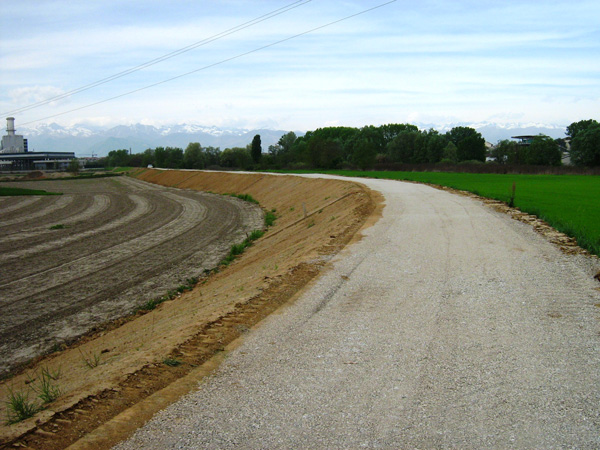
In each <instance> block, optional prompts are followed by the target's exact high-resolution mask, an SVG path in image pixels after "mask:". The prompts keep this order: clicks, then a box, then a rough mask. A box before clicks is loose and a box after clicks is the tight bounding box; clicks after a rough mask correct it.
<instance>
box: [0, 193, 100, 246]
mask: <svg viewBox="0 0 600 450" xmlns="http://www.w3.org/2000/svg"><path fill="white" fill-rule="evenodd" d="M110 205H111V201H110V197H109V196H108V195H106V194H97V195H85V196H81V197H79V198H78V201H76V202H75V205H73V207H72V208H69V215H68V216H65V217H55V216H52V217H50V218H49V219H48V220H46V224H44V225H42V226H33V227H31V228H21V229H19V230H16V231H15V232H14V233H9V234H8V235H6V236H4V237H0V247H1V246H2V244H4V243H6V242H10V243H11V245H10V246H11V249H15V245H18V244H17V242H18V241H26V242H24V243H23V244H24V245H27V246H31V245H35V244H37V243H38V242H41V241H47V240H48V239H49V238H48V236H47V235H53V236H54V235H55V234H56V231H57V230H51V229H50V227H51V226H52V225H48V223H54V224H62V225H64V226H65V228H70V227H72V226H74V225H76V224H78V223H80V222H88V221H92V220H94V219H95V218H96V216H100V215H102V214H104V213H105V212H106V210H107V209H108V208H109V207H110ZM45 219H47V218H45ZM90 225H92V224H90ZM94 226H95V225H94Z"/></svg>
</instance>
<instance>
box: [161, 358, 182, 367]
mask: <svg viewBox="0 0 600 450" xmlns="http://www.w3.org/2000/svg"><path fill="white" fill-rule="evenodd" d="M163 364H165V365H166V366H169V367H177V366H180V365H181V361H179V360H178V359H175V358H166V359H165V360H164V361H163Z"/></svg>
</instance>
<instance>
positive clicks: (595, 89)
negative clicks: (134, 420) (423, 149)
mask: <svg viewBox="0 0 600 450" xmlns="http://www.w3.org/2000/svg"><path fill="white" fill-rule="evenodd" d="M0 2H2V15H1V17H0V111H2V112H4V113H8V112H11V111H13V110H15V109H17V108H20V107H23V106H27V105H28V104H30V103H32V102H36V101H40V100H44V99H47V98H50V97H52V96H54V95H58V94H61V93H64V92H68V91H71V90H73V89H76V88H79V87H81V86H84V85H87V84H89V83H92V82H94V81H97V80H99V79H103V78H105V77H108V76H111V75H113V74H115V73H118V72H121V71H124V70H127V69H129V68H131V67H134V66H137V65H139V64H143V63H145V62H147V61H149V60H152V59H154V58H158V57H161V56H163V55H165V54H167V53H169V52H172V51H175V50H178V49H180V48H182V47H185V46H188V45H190V44H193V43H195V42H198V41H200V40H202V39H204V38H208V37H210V36H213V35H216V34H218V33H221V32H223V31H225V30H228V29H231V28H232V27H235V26H238V25H240V24H242V23H245V22H247V21H249V20H252V19H254V18H256V17H259V16H262V15H263V14H267V13H269V12H271V11H273V10H276V9H279V8H282V7H285V6H287V5H292V3H294V1H293V0H289V1H279V0H277V1H276V0H272V1H271V0H268V1H233V0H231V1H228V0H225V1H191V0H186V1H183V0H170V1H164V0H161V1H155V0H143V1H138V0H129V1H114V0H101V1H99V0H86V1H80V2H74V1H72V0H68V1H67V0H55V1H52V0H47V1H45V0H35V1H33V0H19V1H18V2H9V1H8V0H0ZM384 2H385V0H380V1H371V0H365V1H351V0H348V1H329V0H312V1H310V2H308V3H306V4H300V3H297V4H298V5H299V6H298V7H297V8H295V9H293V10H291V11H289V12H287V13H285V14H282V15H279V16H277V17H274V18H272V19H269V20H267V21H264V22H262V23H260V24H257V25H255V26H252V27H249V28H247V29H244V30H242V31H239V32H237V33H234V34H231V35H229V36H226V37H224V38H222V39H219V40H216V41H214V42H212V43H210V44H208V45H205V46H201V47H198V48H196V49H194V50H191V51H189V52H186V53H183V54H181V55H179V56H177V57H174V58H171V59H169V60H167V61H163V62H162V63H159V64H156V65H153V66H151V67H148V68H146V69H144V70H141V71H138V72H135V73H132V74H130V75H128V76H126V77H123V78H120V79H118V80H114V81H112V82H110V83H106V84H103V85H101V86H98V87H96V88H94V89H90V90H87V91H85V92H81V93H79V94H75V95H71V96H69V97H67V98H65V99H62V100H59V101H56V102H53V103H51V104H48V105H45V106H42V107H39V108H36V109H32V110H29V111H26V112H22V113H17V114H13V115H14V116H15V117H16V118H17V129H18V127H19V124H27V123H30V125H35V124H38V123H50V122H57V123H59V124H61V125H72V124H75V123H86V124H97V125H117V124H129V123H137V122H141V123H146V124H154V125H159V124H160V125H163V124H172V123H184V122H185V123H198V124H203V125H217V126H223V127H247V128H256V127H271V128H276V129H289V130H292V129H293V130H307V129H315V128H318V127H321V126H327V125H347V126H363V125H367V124H373V125H379V124H383V123H392V122H396V123H404V122H409V123H430V124H436V125H442V124H448V123H458V122H482V121H493V122H499V123H514V122H518V123H532V122H533V123H552V124H558V125H568V124H570V123H571V122H574V121H576V120H581V119H589V118H596V119H598V118H599V117H598V112H599V111H600V2H598V1H597V0H595V1H570V2H567V1H535V2H534V1H504V2H497V1H455V2H446V1H428V0H424V1H419V2H412V1H411V2H409V1H402V0H397V1H395V2H393V3H391V4H388V5H386V6H383V7H381V8H379V9H376V10H374V11H371V12H368V13H365V14H362V15H360V16H357V17H354V18H351V19H348V20H346V21H343V22H340V23H337V24H334V25H331V26H329V27H326V28H322V29H320V30H318V31H315V32H312V33H309V34H306V35H304V36H301V37H298V38H295V39H292V40H288V41H286V42H283V43H281V44H278V45H275V46H272V47H269V48H266V49H264V50H260V51H257V52H254V53H251V54H249V55H246V56H243V57H240V58H237V59H234V60H232V61H228V62H224V63H222V64H218V65H216V66H214V67H210V68H207V69H205V70H200V71H198V72H196V73H193V74H191V75H188V76H184V77H181V78H179V79H177V80H175V81H172V82H168V83H164V84H161V85H159V86H156V87H153V88H149V89H146V90H143V91H140V92H137V93H134V94H131V95H128V96H124V97H121V98H119V99H115V100H112V101H109V102H105V103H102V104H98V105H95V106H92V107H89V108H85V109H81V110H78V111H74V112H70V113H67V114H64V115H60V116H57V117H53V118H48V119H46V117H48V116H53V115H55V114H60V113H63V112H65V111H69V110H73V109H76V108H80V107H82V106H86V105H89V104H91V103H95V102H98V101H102V100H105V99H107V98H110V97H113V96H116V95H120V94H123V93H126V92H128V91H132V90H135V89H138V88H142V87H144V86H147V85H150V84H153V83H157V82H160V81H162V80H166V79H169V78H172V77H175V76H178V75H181V74H184V73H187V72H190V71H195V70H198V69H200V68H203V67H206V66H209V65H212V64H215V63H219V62H222V61H224V60H227V59H229V58H232V57H236V56H237V55H240V54H243V53H246V52H250V51H252V50H255V49H257V48H260V47H263V46H266V45H269V44H272V43H274V42H277V41H280V40H283V39H286V38H288V37H291V36H294V35H297V34H300V33H304V32H306V31H308V30H311V29H313V28H316V27H319V26H321V25H324V24H327V23H329V22H332V21H335V20H338V19H341V18H344V17H346V16H349V15H352V14H355V13H358V12H361V11H363V10H365V9H367V8H371V7H374V6H377V5H379V4H381V3H384ZM40 119H42V120H40Z"/></svg>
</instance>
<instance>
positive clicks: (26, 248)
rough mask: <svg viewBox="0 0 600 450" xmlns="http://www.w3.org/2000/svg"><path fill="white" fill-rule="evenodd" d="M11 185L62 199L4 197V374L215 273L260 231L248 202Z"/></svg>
mask: <svg viewBox="0 0 600 450" xmlns="http://www.w3.org/2000/svg"><path fill="white" fill-rule="evenodd" d="M3 185H6V186H11V183H3ZM14 186H16V187H22V188H31V189H44V190H47V191H53V192H62V193H63V195H62V196H39V197H38V196H33V197H2V198H0V305H1V308H2V314H1V315H0V354H1V355H2V358H1V359H0V374H2V373H6V372H7V371H9V370H11V369H13V368H14V367H15V366H16V365H18V364H20V363H23V362H26V361H27V360H29V359H31V358H32V357H35V356H38V355H40V354H43V353H45V352H48V351H50V350H52V349H55V348H57V347H58V346H60V345H61V344H63V343H65V342H69V341H71V340H73V339H74V338H76V337H78V336H80V335H82V334H83V333H85V332H87V331H89V330H90V329H93V328H94V327H96V326H97V325H98V324H101V323H104V322H106V321H109V320H112V319H115V318H117V317H120V316H122V315H124V314H127V313H129V312H131V311H132V310H133V309H134V308H135V307H136V306H137V305H140V304H142V303H144V302H146V301H148V300H149V299H152V298H156V297H158V296H161V295H163V294H165V292H166V291H167V290H168V289H171V288H174V287H177V286H178V285H180V284H182V283H183V281H184V280H185V279H186V278H189V277H193V276H197V275H199V274H200V273H202V271H203V270H204V269H210V268H213V267H215V266H216V265H217V264H218V262H219V261H220V260H221V259H222V258H223V256H225V255H226V254H227V252H228V251H229V248H230V247H231V245H232V244H233V243H235V242H239V241H241V240H243V239H244V237H245V236H246V233H248V232H250V231H252V230H254V229H257V228H262V211H261V210H260V208H259V207H258V206H256V205H254V204H251V203H248V202H244V201H242V200H239V199H237V198H232V197H226V196H218V195H214V194H208V193H202V192H195V191H190V190H180V189H175V188H166V187H160V186H156V185H152V184H149V183H144V182H142V181H139V180H135V179H132V178H126V177H119V178H104V179H98V180H66V181H38V182H30V183H14Z"/></svg>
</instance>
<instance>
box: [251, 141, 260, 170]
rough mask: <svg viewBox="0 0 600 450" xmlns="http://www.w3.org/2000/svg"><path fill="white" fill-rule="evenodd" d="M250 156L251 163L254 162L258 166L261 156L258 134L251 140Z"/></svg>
mask: <svg viewBox="0 0 600 450" xmlns="http://www.w3.org/2000/svg"><path fill="white" fill-rule="evenodd" d="M250 155H251V156H252V161H254V163H255V164H258V163H259V162H260V157H261V156H262V146H261V143H260V134H257V135H256V136H254V139H252V148H251V150H250Z"/></svg>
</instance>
